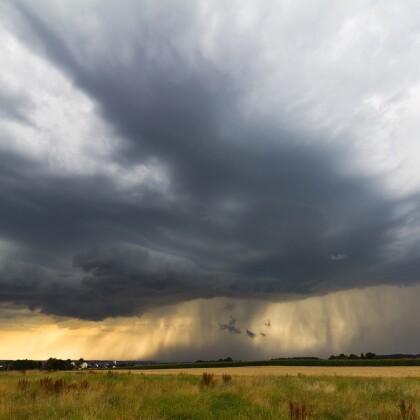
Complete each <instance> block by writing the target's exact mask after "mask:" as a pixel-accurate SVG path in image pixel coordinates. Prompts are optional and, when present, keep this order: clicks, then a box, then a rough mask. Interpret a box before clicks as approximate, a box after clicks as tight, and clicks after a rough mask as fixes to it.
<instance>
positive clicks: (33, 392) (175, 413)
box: [0, 371, 420, 420]
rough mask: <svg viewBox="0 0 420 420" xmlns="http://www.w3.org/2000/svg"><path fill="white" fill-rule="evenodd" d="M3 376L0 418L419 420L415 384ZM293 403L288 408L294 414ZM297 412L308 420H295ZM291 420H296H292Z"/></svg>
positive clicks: (419, 393) (418, 384) (419, 390)
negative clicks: (207, 382)
mask: <svg viewBox="0 0 420 420" xmlns="http://www.w3.org/2000/svg"><path fill="white" fill-rule="evenodd" d="M202 381H203V378H202V377H201V376H192V375H187V374H185V373H184V374H179V375H172V376H164V375H156V374H155V375H147V374H141V373H139V374H132V373H129V372H128V373H122V372H121V373H119V372H115V371H114V372H110V373H106V372H102V373H100V372H92V373H90V372H61V373H60V372H49V373H47V372H40V371H31V372H27V373H26V374H24V373H18V372H3V373H0V419H8V420H9V419H235V418H239V419H290V418H295V419H303V418H311V419H381V420H383V419H410V420H413V419H416V418H418V417H416V413H415V412H416V410H417V412H418V411H419V409H420V406H419V401H420V378H419V377H408V378H386V377H372V378H359V377H352V378H351V377H344V376H336V377H327V376H305V375H304V374H301V375H299V376H274V377H266V376H254V377H246V376H245V377H244V376H234V375H232V376H231V380H230V381H229V377H227V379H226V382H225V381H223V378H222V376H221V375H215V376H214V377H213V378H210V379H209V382H210V383H209V384H203V383H202ZM291 404H292V405H293V406H292V407H291ZM302 411H304V413H306V415H307V416H306V417H304V416H300V417H299V414H302ZM293 415H296V417H293Z"/></svg>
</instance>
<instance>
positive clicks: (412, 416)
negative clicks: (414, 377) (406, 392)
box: [399, 400, 417, 420]
mask: <svg viewBox="0 0 420 420" xmlns="http://www.w3.org/2000/svg"><path fill="white" fill-rule="evenodd" d="M399 407H400V415H401V420H417V412H416V407H414V404H413V403H406V402H405V400H402V401H401V402H400V405H399Z"/></svg>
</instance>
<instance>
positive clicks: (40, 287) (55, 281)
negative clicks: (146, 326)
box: [0, 3, 420, 338]
mask: <svg viewBox="0 0 420 420" xmlns="http://www.w3.org/2000/svg"><path fill="white" fill-rule="evenodd" d="M46 4H47V3H45V4H44V3H41V4H40V6H39V8H37V9H36V10H35V9H32V8H31V7H30V6H29V4H25V3H16V4H15V5H10V6H9V9H8V10H9V13H10V20H11V22H12V25H14V26H13V28H14V29H15V30H16V33H18V34H19V36H20V37H21V39H22V40H24V42H25V43H26V44H27V45H28V47H29V48H31V49H33V50H34V51H36V52H37V54H40V55H44V56H45V57H46V58H47V59H48V60H49V61H50V62H51V63H53V64H54V66H56V67H58V68H60V69H61V71H63V72H64V73H65V74H66V75H67V77H68V78H69V79H71V80H72V81H73V83H74V84H75V85H76V86H77V87H78V88H79V89H81V90H82V91H84V92H85V93H86V94H87V95H88V96H89V97H90V98H91V99H92V100H93V101H94V103H95V104H96V106H97V109H98V112H99V114H100V116H101V117H102V119H103V120H104V121H106V122H107V124H108V125H109V126H110V128H111V129H112V131H113V133H115V135H116V136H118V137H119V138H121V139H122V140H121V142H120V143H119V145H118V147H117V148H116V149H115V150H114V152H113V153H114V154H113V156H112V159H113V161H115V162H118V163H119V164H122V165H123V166H124V167H126V168H134V167H135V166H136V165H138V164H145V165H148V164H150V163H151V162H153V163H157V164H158V165H159V167H161V168H163V170H164V173H165V176H166V177H167V179H168V186H167V187H165V188H164V189H159V188H156V187H155V186H153V185H151V184H147V183H141V184H138V185H134V186H131V187H130V188H126V189H124V190H121V189H118V188H117V186H116V184H115V182H114V180H113V179H112V178H110V177H107V176H104V175H100V174H97V175H83V176H82V175H79V176H75V175H69V174H64V173H63V174H59V173H51V172H49V171H47V170H46V169H45V168H44V167H43V166H42V165H40V164H38V163H35V162H34V161H32V160H30V159H27V158H24V157H22V156H20V155H18V154H16V153H12V152H5V151H1V152H0V153H1V154H0V191H1V198H0V220H1V225H0V237H1V238H3V239H4V240H6V241H10V242H13V243H15V244H17V246H18V250H16V251H15V252H14V254H13V258H8V261H9V262H8V264H3V267H2V268H0V285H1V289H0V300H2V301H6V302H9V301H11V302H18V303H25V304H27V305H28V306H29V307H31V308H41V310H42V311H44V312H46V313H54V314H63V315H70V316H74V317H79V318H85V319H94V320H98V319H103V318H105V317H107V316H118V315H133V314H141V313H142V312H144V311H145V310H147V309H148V308H151V307H154V306H158V305H166V304H171V303H175V302H180V301H185V300H190V299H194V298H200V297H215V296H228V297H229V296H231V297H240V298H248V297H252V298H261V299H278V298H286V297H288V296H295V295H310V294H319V293H325V292H328V291H331V290H336V289H346V288H353V287H365V286H370V285H376V284H387V283H388V284H398V285H399V284H401V285H403V284H409V283H413V282H417V281H418V272H419V268H420V261H419V259H418V254H417V252H416V251H417V249H418V238H414V240H413V239H412V240H410V241H407V242H404V240H401V238H400V236H399V233H400V232H401V231H403V230H406V229H410V226H413V225H415V219H414V218H413V215H415V214H416V213H417V211H418V206H419V198H418V197H417V196H415V195H414V196H409V197H404V198H396V197H392V196H390V195H389V194H387V193H386V192H385V188H384V187H383V185H382V184H381V183H380V181H378V180H377V179H374V178H371V177H368V176H366V175H358V176H356V175H354V174H349V173H345V172H344V171H343V170H342V166H343V165H344V162H345V160H346V159H347V153H349V149H347V148H346V147H344V146H342V145H341V146H339V145H333V144H332V143H329V145H328V146H326V145H325V144H326V143H323V142H321V141H319V142H318V141H317V140H316V139H317V137H318V136H320V134H319V133H318V134H314V133H311V132H308V131H306V130H303V129H302V130H301V129H299V127H295V128H293V129H290V127H287V128H286V127H284V128H282V127H280V128H279V126H278V124H277V121H272V120H270V119H269V120H267V119H266V118H262V117H261V116H258V115H255V116H253V115H251V116H250V115H246V113H244V112H243V109H242V104H243V100H244V96H245V95H246V90H247V83H248V84H249V85H251V84H254V83H258V80H252V79H250V80H247V81H246V82H247V83H242V84H241V83H239V82H238V80H237V79H235V78H234V77H233V76H232V75H231V74H228V73H226V72H224V71H223V70H221V69H220V68H218V67H217V66H216V65H215V63H214V62H212V61H210V60H209V59H208V58H206V57H205V56H204V55H203V54H202V53H201V52H200V50H199V48H198V47H197V48H192V50H191V51H192V52H191V51H190V52H191V54H190V56H188V54H186V53H185V50H184V49H183V43H182V42H181V40H182V39H183V35H185V37H186V40H185V43H187V44H189V43H192V44H194V39H191V31H193V29H194V28H195V26H194V25H196V22H195V21H194V8H191V10H190V9H188V8H187V3H182V6H183V7H181V4H176V5H173V6H168V5H165V6H162V5H160V6H158V5H156V6H153V7H150V5H149V6H147V4H143V3H138V4H141V6H139V5H137V6H134V5H133V4H131V5H130V7H128V4H126V3H124V5H123V7H121V8H120V9H118V11H119V15H118V16H119V17H118V19H120V20H121V21H120V22H119V25H118V28H122V29H121V30H120V29H118V30H117V27H116V26H112V19H111V18H110V16H112V15H113V13H114V12H115V10H116V9H115V6H113V5H112V3H104V4H105V6H104V8H103V10H101V11H99V10H97V11H96V12H97V18H98V19H99V20H100V21H101V25H100V29H99V30H98V32H97V33H94V34H93V36H92V37H91V38H89V37H88V32H89V31H88V30H87V28H88V27H89V25H88V24H89V22H87V25H86V27H87V28H83V27H79V28H74V27H73V25H72V23H71V19H70V20H69V21H68V22H64V21H63V17H62V16H61V15H60V10H58V9H53V11H48V9H47V6H46ZM131 7H132V8H133V9H131ZM137 7H138V8H140V9H141V7H145V8H146V9H147V12H145V15H143V16H142V17H140V16H141V14H140V11H141V10H137ZM76 9H77V8H76ZM82 9H83V8H81V11H80V13H81V16H83V13H85V12H83V10H82ZM187 9H188V10H187ZM61 12H62V10H61ZM73 12H74V10H73ZM76 12H77V10H76ZM54 13H56V14H54ZM133 13H134V14H136V13H139V18H138V21H135V19H134V21H135V23H136V24H137V26H135V30H133V27H132V25H133V17H132V14H133ZM101 19H102V20H101ZM110 19H111V20H110ZM162 19H163V22H164V23H163V24H160V22H161V20H162ZM165 19H166V20H165ZM82 20H83V19H82ZM125 20H126V22H127V28H126V29H124V28H125V25H124V23H125ZM114 23H116V22H114ZM191 27H192V28H193V29H191ZM85 29H86V32H84V30H85ZM80 33H81V34H82V35H80ZM81 36H82V38H83V37H85V40H86V43H81V39H80V37H81ZM87 40H88V41H87ZM244 48H245V45H244ZM123 49H126V50H127V51H128V56H129V58H127V59H123V57H122V55H121V54H122V53H121V51H122V50H123ZM242 64H243V66H244V67H246V66H247V65H250V64H249V63H247V62H245V61H244V62H243V63H242ZM285 65H287V64H286V63H285ZM10 92H11V91H7V92H6V91H4V90H0V102H1V106H0V111H1V112H3V113H5V114H7V116H8V117H10V118H14V119H18V120H26V119H28V120H29V119H30V118H29V117H26V116H25V113H29V114H30V112H31V111H30V110H31V108H30V106H29V105H28V104H27V103H26V102H25V100H24V99H23V98H21V97H20V96H19V95H14V94H13V95H12V93H10ZM278 112H279V114H281V113H282V110H281V109H279V110H278ZM91 141H92V142H94V141H95V139H91ZM407 207H410V209H411V210H410V212H402V211H401V209H402V208H407ZM220 328H222V329H227V330H228V331H230V332H235V331H234V329H235V328H236V327H235V325H234V323H233V324H231V323H228V324H224V325H221V327H220ZM246 333H247V334H248V336H249V337H251V338H253V337H254V335H255V334H254V333H253V332H251V331H248V330H247V331H246Z"/></svg>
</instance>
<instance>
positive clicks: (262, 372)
mask: <svg viewBox="0 0 420 420" xmlns="http://www.w3.org/2000/svg"><path fill="white" fill-rule="evenodd" d="M121 372H132V373H134V374H143V373H147V374H148V375H179V374H185V375H202V374H203V373H204V372H212V373H214V374H216V375H222V374H229V375H234V376H286V375H291V376H298V375H307V376H351V377H354V376H358V377H368V378H369V377H381V378H387V377H388V378H406V377H417V378H419V380H420V366H389V367H384V366H378V367H372V366H369V367H360V366H355V367H348V366H258V367H255V366H244V367H227V368H221V367H216V368H211V369H208V368H189V369H150V370H121Z"/></svg>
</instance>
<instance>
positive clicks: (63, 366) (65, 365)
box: [43, 357, 73, 370]
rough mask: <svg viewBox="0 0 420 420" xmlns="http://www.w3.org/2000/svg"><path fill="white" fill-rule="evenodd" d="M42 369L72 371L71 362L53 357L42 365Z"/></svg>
mask: <svg viewBox="0 0 420 420" xmlns="http://www.w3.org/2000/svg"><path fill="white" fill-rule="evenodd" d="M43 369H46V370H72V369H73V365H72V364H71V360H70V359H67V360H62V359H56V358H55V357H50V358H49V359H48V360H47V361H46V362H45V364H44V366H43Z"/></svg>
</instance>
